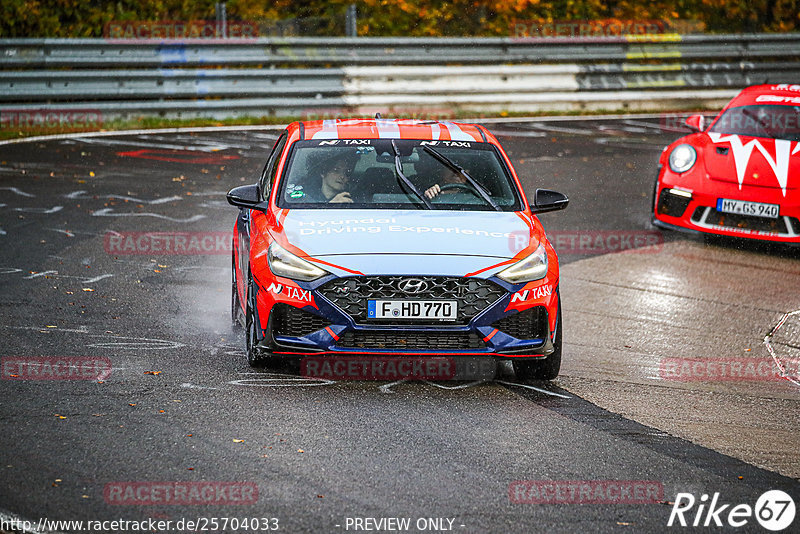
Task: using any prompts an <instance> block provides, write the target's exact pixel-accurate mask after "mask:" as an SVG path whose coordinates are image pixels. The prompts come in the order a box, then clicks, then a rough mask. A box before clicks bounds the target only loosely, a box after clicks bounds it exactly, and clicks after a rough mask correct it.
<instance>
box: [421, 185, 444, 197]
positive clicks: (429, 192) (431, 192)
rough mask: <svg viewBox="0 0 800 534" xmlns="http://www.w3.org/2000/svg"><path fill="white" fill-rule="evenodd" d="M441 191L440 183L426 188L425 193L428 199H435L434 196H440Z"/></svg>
mask: <svg viewBox="0 0 800 534" xmlns="http://www.w3.org/2000/svg"><path fill="white" fill-rule="evenodd" d="M441 192H442V188H441V187H439V184H433V185H432V186H431V187H429V188H428V189H426V190H425V193H424V195H425V198H427V199H428V200H433V198H434V197H436V196H438V195H439V193H441Z"/></svg>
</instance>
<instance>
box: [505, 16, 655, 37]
mask: <svg viewBox="0 0 800 534" xmlns="http://www.w3.org/2000/svg"><path fill="white" fill-rule="evenodd" d="M667 31H669V24H667V23H666V22H665V21H663V20H649V19H646V20H620V19H593V20H554V21H549V22H548V21H544V20H513V21H512V22H511V28H510V35H511V37H512V38H515V39H525V38H537V37H621V36H623V35H656V34H664V33H666V32H667Z"/></svg>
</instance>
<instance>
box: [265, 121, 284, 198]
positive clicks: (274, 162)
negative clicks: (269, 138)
mask: <svg viewBox="0 0 800 534" xmlns="http://www.w3.org/2000/svg"><path fill="white" fill-rule="evenodd" d="M286 139H287V136H286V132H284V133H283V134H282V135H281V136H280V137H279V138H278V140H277V141H276V142H275V146H274V147H272V152H271V153H270V155H269V158H268V159H267V164H266V165H264V170H263V171H261V179H260V180H259V181H258V186H259V187H258V190H259V191H260V192H261V196H262V198H264V199H266V198H267V197H269V191H271V190H272V185H273V184H274V183H275V174H277V172H278V162H279V161H280V159H281V152H283V147H285V146H286Z"/></svg>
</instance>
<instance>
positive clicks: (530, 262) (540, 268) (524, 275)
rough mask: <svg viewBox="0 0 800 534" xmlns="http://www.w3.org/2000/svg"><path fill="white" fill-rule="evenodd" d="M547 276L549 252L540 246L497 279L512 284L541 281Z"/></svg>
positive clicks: (499, 274)
mask: <svg viewBox="0 0 800 534" xmlns="http://www.w3.org/2000/svg"><path fill="white" fill-rule="evenodd" d="M546 274H547V251H546V250H545V248H544V245H543V244H540V245H539V247H538V248H537V249H536V252H534V253H533V254H531V255H530V256H528V257H527V258H525V259H523V260H520V261H518V262H517V263H515V264H514V265H512V266H511V267H509V268H507V269H505V270H503V271H501V272H500V273H498V274H497V277H498V278H500V279H502V280H505V281H506V282H509V283H511V284H521V283H522V282H530V281H532V280H540V279H542V278H544V277H545V275H546Z"/></svg>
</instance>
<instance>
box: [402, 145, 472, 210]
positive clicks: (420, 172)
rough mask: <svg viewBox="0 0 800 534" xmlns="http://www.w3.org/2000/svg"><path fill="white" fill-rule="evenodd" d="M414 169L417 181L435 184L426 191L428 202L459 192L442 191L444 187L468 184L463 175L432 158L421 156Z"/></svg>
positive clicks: (453, 190)
mask: <svg viewBox="0 0 800 534" xmlns="http://www.w3.org/2000/svg"><path fill="white" fill-rule="evenodd" d="M414 169H415V170H416V171H417V179H418V181H419V182H422V183H428V184H430V183H431V182H432V183H433V185H431V186H429V187H428V188H427V189H425V191H424V193H423V194H424V195H425V197H426V198H427V199H428V200H432V199H433V198H435V197H437V196H439V195H446V194H449V193H457V192H458V190H457V189H448V190H445V191H442V186H445V185H450V184H467V183H468V182H467V179H466V178H464V176H463V175H461V174H460V173H457V172H455V171H453V170H452V169H450V168H449V167H447V166H446V165H443V164H442V163H441V162H439V161H437V160H436V159H435V158H433V157H432V156H428V155H420V158H419V161H418V162H416V163H415V164H414ZM467 172H469V171H467Z"/></svg>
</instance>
